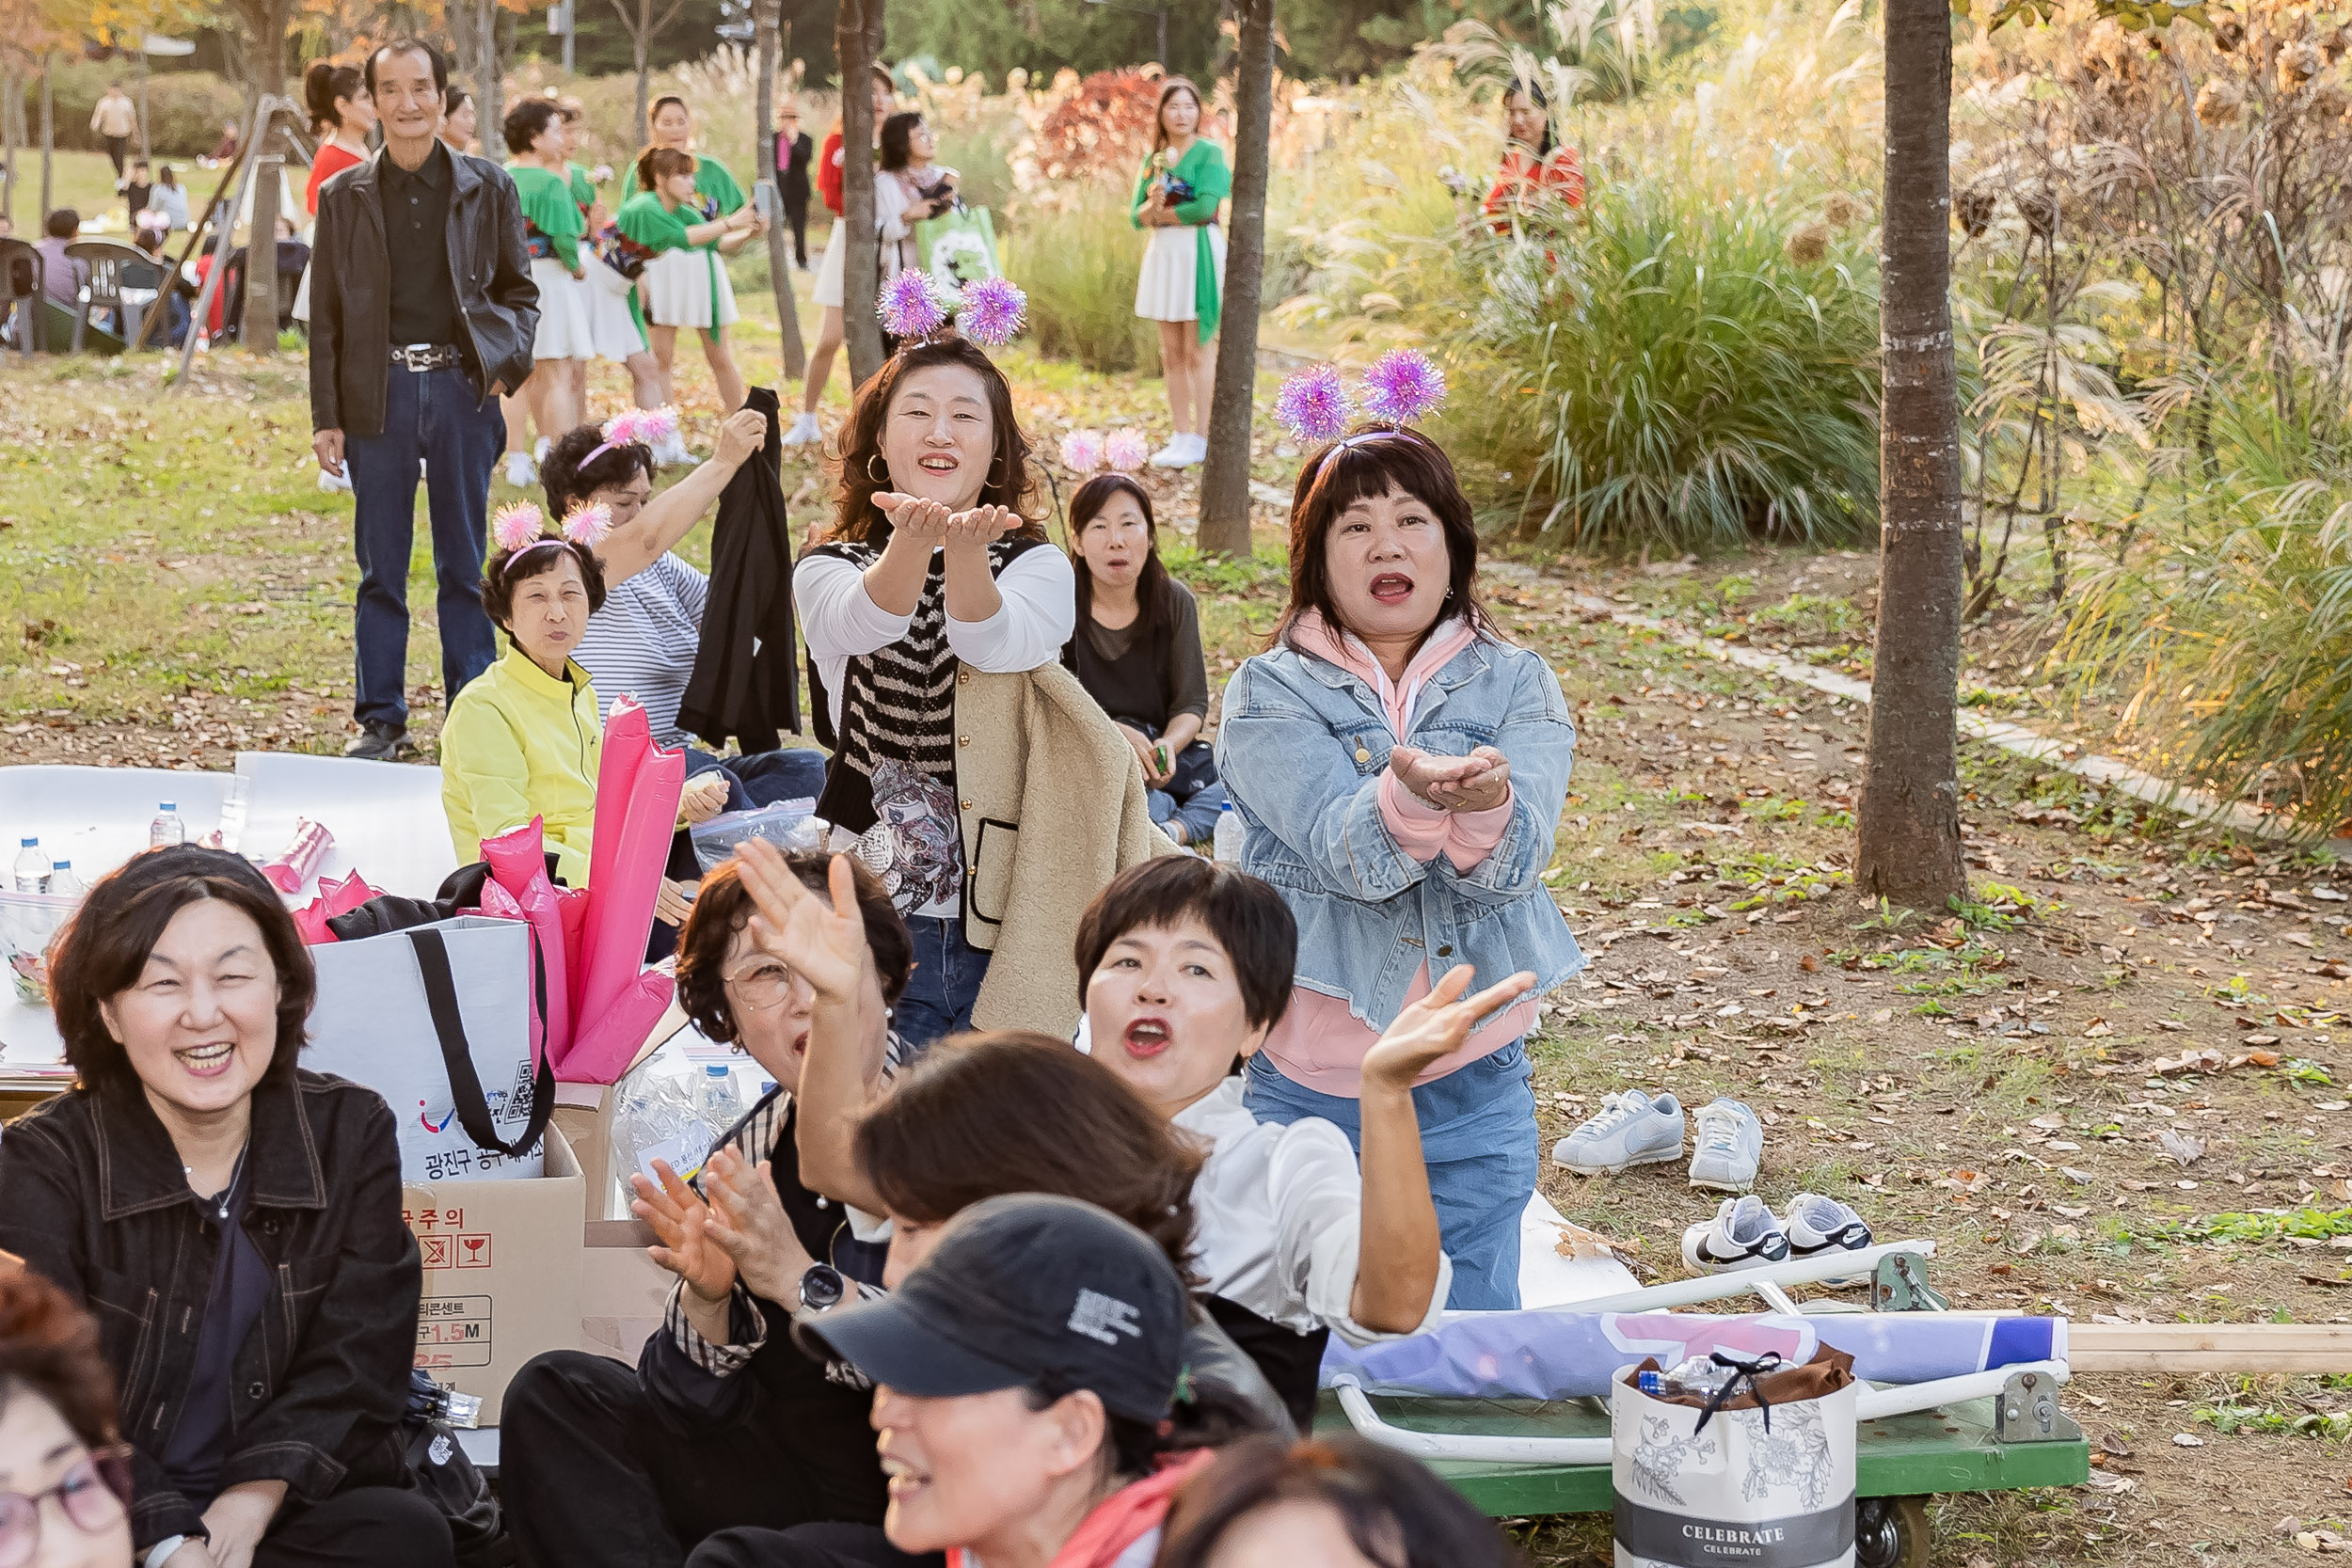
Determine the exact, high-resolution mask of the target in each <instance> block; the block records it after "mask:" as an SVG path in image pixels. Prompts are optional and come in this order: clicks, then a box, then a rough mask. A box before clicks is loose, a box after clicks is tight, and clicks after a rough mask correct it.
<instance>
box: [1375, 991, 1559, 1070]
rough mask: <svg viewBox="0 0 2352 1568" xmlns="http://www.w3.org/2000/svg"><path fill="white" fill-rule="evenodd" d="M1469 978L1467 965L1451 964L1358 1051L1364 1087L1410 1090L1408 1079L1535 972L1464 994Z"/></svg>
mask: <svg viewBox="0 0 2352 1568" xmlns="http://www.w3.org/2000/svg"><path fill="white" fill-rule="evenodd" d="M1470 977H1471V970H1470V965H1468V964H1455V965H1454V967H1453V968H1452V969H1450V970H1448V971H1446V973H1445V974H1444V975H1443V976H1442V977H1441V978H1440V979H1439V980H1438V983H1437V984H1436V985H1435V986H1433V987H1431V988H1430V990H1429V994H1428V995H1427V996H1424V997H1422V999H1421V1000H1420V1001H1418V1002H1415V1003H1413V1004H1411V1005H1410V1006H1407V1007H1406V1008H1405V1010H1404V1011H1402V1012H1400V1013H1398V1014H1397V1015H1396V1022H1393V1023H1391V1024H1390V1025H1389V1026H1388V1028H1387V1029H1386V1030H1384V1031H1382V1033H1381V1036H1380V1038H1379V1040H1378V1041H1377V1042H1376V1043H1375V1045H1374V1046H1373V1048H1372V1049H1371V1050H1370V1051H1368V1052H1366V1053H1364V1069H1363V1075H1364V1082H1365V1083H1366V1084H1367V1085H1376V1086H1378V1087H1382V1088H1391V1089H1409V1088H1411V1087H1412V1085H1413V1080H1415V1079H1416V1078H1419V1077H1420V1076H1421V1075H1422V1073H1424V1072H1426V1071H1428V1070H1429V1069H1431V1068H1433V1067H1435V1066H1437V1065H1438V1062H1440V1061H1442V1060H1444V1059H1445V1058H1446V1057H1447V1056H1450V1055H1452V1054H1453V1053H1454V1052H1456V1051H1459V1050H1461V1049H1462V1042H1463V1041H1464V1040H1467V1039H1469V1038H1470V1031H1471V1030H1472V1029H1474V1028H1476V1027H1477V1026H1478V1022H1479V1021H1480V1020H1481V1019H1483V1018H1485V1017H1486V1015H1487V1014H1488V1013H1491V1012H1493V1011H1494V1010H1495V1009H1497V1008H1498V1007H1507V1006H1510V1005H1511V1004H1512V1003H1514V1002H1516V1001H1518V999H1519V998H1520V997H1522V996H1524V995H1526V994H1527V993H1528V992H1529V991H1530V990H1533V989H1534V985H1535V976H1534V974H1529V973H1528V972H1527V971H1525V970H1521V971H1520V972H1519V973H1518V974H1514V975H1512V976H1511V977H1510V978H1509V979H1507V980H1504V981H1503V982H1502V984H1501V985H1495V986H1488V987H1487V988H1486V990H1482V991H1480V992H1479V993H1478V994H1477V995H1475V996H1471V997H1469V998H1464V997H1463V996H1462V993H1463V992H1464V991H1465V990H1469V989H1470Z"/></svg>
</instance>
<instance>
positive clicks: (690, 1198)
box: [628, 1160, 735, 1302]
mask: <svg viewBox="0 0 2352 1568" xmlns="http://www.w3.org/2000/svg"><path fill="white" fill-rule="evenodd" d="M653 1169H654V1174H655V1175H656V1176H658V1177H660V1181H659V1182H653V1181H648V1180H645V1179H644V1177H642V1176H639V1175H636V1174H634V1173H631V1175H630V1176H629V1179H628V1182H629V1185H630V1186H632V1187H634V1188H635V1189H636V1190H637V1197H636V1201H634V1202H632V1203H631V1204H630V1205H629V1208H630V1210H631V1211H632V1212H635V1214H636V1215H637V1217H638V1218H639V1219H641V1220H644V1222H645V1223H646V1224H647V1225H650V1226H652V1227H653V1232H654V1234H655V1235H656V1236H659V1237H660V1238H661V1241H660V1245H658V1246H649V1247H647V1248H646V1249H645V1255H646V1256H647V1257H649V1258H651V1259H653V1260H654V1261H655V1262H657V1263H659V1264H660V1265H661V1266H662V1267H663V1268H665V1269H667V1270H669V1271H670V1272H671V1273H672V1274H674V1275H677V1276H678V1277H679V1278H680V1279H683V1280H684V1281H686V1288H687V1289H688V1290H690V1291H693V1292H694V1294H696V1295H697V1296H700V1297H701V1298H702V1299H703V1300H705V1301H707V1302H720V1301H724V1300H725V1299H726V1298H727V1296H728V1295H729V1294H730V1293H731V1292H732V1291H734V1289H735V1259H732V1258H730V1257H728V1256H727V1255H726V1253H725V1252H724V1251H723V1250H722V1249H721V1248H720V1246H719V1245H718V1243H716V1242H714V1241H712V1240H711V1237H710V1210H709V1208H708V1206H707V1205H706V1204H705V1203H704V1202H703V1200H702V1198H701V1197H700V1196H697V1195H696V1194H695V1192H694V1189H693V1188H691V1187H690V1186H688V1185H687V1184H686V1183H685V1182H683V1181H681V1180H678V1174H677V1172H675V1171H674V1170H672V1169H671V1168H670V1165H669V1162H667V1161H666V1160H656V1161H655V1162H654V1163H653Z"/></svg>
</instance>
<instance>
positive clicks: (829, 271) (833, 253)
mask: <svg viewBox="0 0 2352 1568" xmlns="http://www.w3.org/2000/svg"><path fill="white" fill-rule="evenodd" d="M848 232H849V226H848V225H846V224H844V223H843V222H842V221H841V220H840V219H839V218H835V219H834V220H833V233H832V235H831V236H830V237H829V238H828V239H827V240H826V241H825V257H824V260H823V261H818V263H817V303H818V304H819V305H829V306H831V307H833V309H836V310H838V309H841V292H842V280H843V278H844V277H846V276H847V275H848V272H849V266H850V257H849V249H850V247H849V243H848V241H846V240H845V239H843V238H842V236H843V235H844V234H846V233H848Z"/></svg>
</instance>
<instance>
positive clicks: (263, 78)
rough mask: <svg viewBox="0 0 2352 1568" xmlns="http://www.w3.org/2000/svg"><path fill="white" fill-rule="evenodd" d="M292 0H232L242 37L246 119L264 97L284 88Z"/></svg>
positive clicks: (282, 90) (239, 41) (281, 94)
mask: <svg viewBox="0 0 2352 1568" xmlns="http://www.w3.org/2000/svg"><path fill="white" fill-rule="evenodd" d="M234 10H235V13H236V18H237V21H238V23H239V24H241V29H240V30H241V31H242V33H243V37H242V38H240V39H239V40H238V43H239V45H240V47H241V49H242V52H243V55H244V57H245V71H246V84H245V87H246V102H245V110H246V113H245V118H246V119H247V120H250V119H252V118H253V108H254V105H255V104H257V103H260V102H261V101H262V99H263V98H264V97H282V96H283V95H284V94H285V91H286V29H287V28H288V26H290V25H291V24H292V23H293V19H294V0H235V5H234Z"/></svg>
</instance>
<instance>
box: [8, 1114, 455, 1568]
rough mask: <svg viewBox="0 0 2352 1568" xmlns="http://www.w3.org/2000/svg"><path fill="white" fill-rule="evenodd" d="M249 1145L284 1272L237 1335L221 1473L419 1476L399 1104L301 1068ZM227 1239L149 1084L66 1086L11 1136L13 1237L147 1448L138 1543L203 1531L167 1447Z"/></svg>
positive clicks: (417, 1277)
mask: <svg viewBox="0 0 2352 1568" xmlns="http://www.w3.org/2000/svg"><path fill="white" fill-rule="evenodd" d="M250 1150H251V1151H250V1154H249V1159H250V1161H251V1168H250V1171H249V1176H250V1180H251V1191H252V1196H251V1198H250V1200H249V1204H248V1208H247V1210H246V1217H245V1222H244V1223H245V1232H246V1235H247V1236H248V1237H250V1238H252V1241H253V1244H254V1246H255V1247H256V1248H258V1249H259V1250H260V1252H261V1254H262V1259H264V1260H265V1261H266V1262H267V1263H268V1264H269V1267H270V1272H271V1274H272V1275H273V1276H274V1279H275V1284H276V1289H275V1290H274V1291H273V1292H272V1299H271V1302H270V1305H269V1308H268V1309H267V1310H265V1311H263V1312H262V1314H261V1316H260V1317H259V1318H257V1319H256V1320H255V1321H254V1324H253V1329H252V1332H251V1333H250V1334H249V1335H248V1336H247V1337H246V1341H245V1343H244V1344H243V1345H241V1346H239V1347H238V1349H237V1354H236V1363H235V1375H234V1376H233V1377H232V1379H231V1380H230V1408H229V1433H228V1448H229V1451H228V1452H227V1454H226V1455H224V1464H223V1466H222V1469H221V1473H220V1484H221V1485H222V1486H223V1487H224V1488H225V1487H229V1486H233V1485H235V1484H236V1483H238V1482H239V1481H284V1482H286V1483H287V1486H288V1488H289V1489H290V1491H291V1493H292V1494H293V1497H294V1498H298V1499H300V1500H302V1501H306V1502H316V1501H319V1500H320V1499H322V1498H325V1497H331V1496H333V1495H334V1494H335V1493H338V1492H341V1491H343V1490H345V1489H347V1488H350V1487H356V1486H387V1485H390V1486H397V1485H404V1484H406V1482H407V1481H408V1476H409V1471H408V1465H407V1460H406V1458H405V1449H404V1447H403V1443H402V1436H401V1431H400V1421H401V1416H402V1413H403V1412H404V1411H405V1409H406V1407H407V1403H408V1369H409V1366H410V1363H412V1362H413V1361H414V1360H415V1359H416V1348H417V1296H418V1291H419V1289H420V1287H421V1283H422V1278H423V1275H422V1274H421V1270H420V1266H419V1262H418V1254H417V1242H416V1238H415V1237H414V1236H412V1235H410V1234H409V1231H408V1227H407V1226H406V1224H405V1222H404V1221H403V1219H402V1216H401V1182H400V1144H399V1140H398V1137H397V1135H396V1134H395V1132H394V1131H393V1127H392V1114H391V1112H390V1111H389V1109H387V1108H386V1106H385V1104H384V1101H383V1099H382V1097H380V1096H379V1095H377V1094H376V1093H375V1091H374V1090H373V1089H368V1088H362V1087H361V1086H360V1085H357V1084H350V1083H346V1082H344V1081H343V1080H342V1079H340V1078H335V1077H330V1076H328V1075H327V1074H326V1073H321V1072H309V1071H302V1070H296V1072H295V1073H294V1078H293V1081H292V1082H290V1083H284V1084H278V1085H269V1086H266V1087H263V1088H260V1089H256V1090H255V1091H254V1094H253V1130H252V1142H251V1146H250ZM220 1244H221V1227H219V1226H218V1225H217V1224H215V1223H214V1222H213V1220H212V1218H211V1216H210V1215H209V1214H208V1213H207V1212H206V1211H205V1210H204V1209H203V1207H202V1206H201V1205H200V1204H199V1201H198V1200H197V1198H196V1196H195V1195H194V1194H192V1193H190V1192H189V1191H188V1183H187V1178H186V1176H185V1174H184V1173H183V1170H182V1168H181V1165H180V1157H179V1155H178V1153H177V1152H175V1151H174V1149H173V1148H172V1146H171V1139H170V1135H169V1134H168V1133H167V1132H165V1131H164V1127H163V1123H162V1122H160V1121H159V1120H157V1119H156V1117H155V1113H154V1111H153V1110H152V1109H151V1107H150V1106H149V1104H148V1102H147V1099H146V1097H145V1095H143V1094H142V1093H140V1092H139V1091H138V1089H137V1088H136V1087H135V1086H133V1087H130V1088H127V1089H122V1090H115V1089H101V1090H89V1089H77V1090H75V1091H73V1092H72V1093H70V1094H64V1095H60V1096H58V1097H57V1098H56V1099H55V1100H52V1101H48V1102H47V1103H45V1104H42V1105H40V1106H37V1107H36V1108H34V1109H33V1110H31V1111H28V1112H26V1113H25V1114H24V1117H21V1118H20V1119H18V1120H17V1121H15V1122H13V1123H11V1124H10V1125H9V1127H8V1132H7V1133H6V1134H5V1135H4V1136H0V1248H5V1249H6V1250H8V1251H9V1252H12V1253H14V1254H16V1255H17V1256H18V1257H20V1258H22V1259H24V1262H25V1265H26V1266H27V1267H29V1268H31V1269H32V1270H33V1271H34V1272H35V1273H37V1274H40V1275H44V1276H46V1277H47V1278H48V1279H49V1280H50V1282H51V1283H53V1284H56V1285H59V1286H62V1287H63V1288H64V1290H65V1291H66V1293H67V1294H68V1295H71V1296H72V1297H73V1298H74V1300H76V1301H78V1302H81V1303H84V1304H85V1305H87V1307H88V1308H89V1309H90V1312H91V1314H92V1315H93V1316H94V1317H96V1319H97V1320H98V1338H99V1345H100V1348H101V1350H102V1351H103V1354H104V1355H105V1358H106V1363H107V1365H108V1366H110V1367H112V1368H113V1369H114V1373H115V1378H116V1382H117V1386H118V1387H119V1390H120V1409H121V1417H122V1435H123V1437H124V1439H125V1440H126V1441H128V1442H129V1443H130V1444H131V1447H132V1450H133V1452H132V1460H131V1467H132V1475H133V1479H134V1481H135V1485H136V1492H135V1497H134V1498H133V1501H132V1504H131V1530H132V1538H133V1543H134V1544H135V1546H136V1547H137V1549H138V1550H140V1551H141V1552H144V1551H145V1550H146V1549H147V1548H148V1547H149V1546H151V1545H152V1544H155V1543H156V1542H157V1541H160V1540H162V1539H163V1538H164V1537H166V1536H169V1535H195V1534H200V1533H201V1532H202V1529H203V1526H202V1523H201V1518H200V1505H199V1501H198V1500H197V1499H193V1498H189V1497H183V1496H182V1495H181V1494H180V1493H179V1492H177V1491H175V1490H174V1489H173V1488H172V1486H171V1483H170V1481H168V1480H167V1478H166V1476H165V1474H164V1471H163V1467H162V1465H161V1462H160V1460H161V1455H162V1454H163V1452H164V1449H165V1447H166V1446H167V1444H168V1442H169V1441H170V1438H171V1432H172V1427H173V1425H174V1423H176V1422H177V1421H178V1420H179V1418H180V1410H181V1406H182V1403H183V1396H184V1394H185V1393H186V1391H187V1386H188V1380H189V1378H190V1377H191V1375H192V1374H193V1371H194V1368H195V1362H196V1352H197V1346H198V1344H199V1341H200V1339H201V1338H202V1336H203V1331H204V1311H205V1307H206V1304H207V1297H208V1294H209V1292H210V1291H211V1287H212V1279H213V1265H214V1261H215V1259H216V1258H217V1257H218V1256H219V1251H220Z"/></svg>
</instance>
